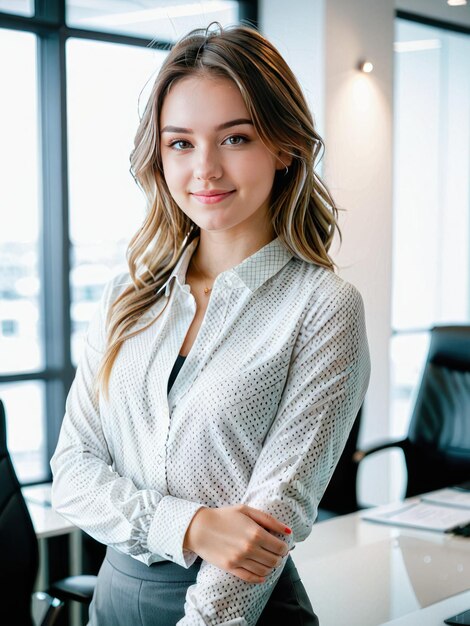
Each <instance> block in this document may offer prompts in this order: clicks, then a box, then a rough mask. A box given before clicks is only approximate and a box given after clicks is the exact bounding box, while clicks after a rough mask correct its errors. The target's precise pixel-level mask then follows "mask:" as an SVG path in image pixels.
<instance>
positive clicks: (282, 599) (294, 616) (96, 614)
mask: <svg viewBox="0 0 470 626" xmlns="http://www.w3.org/2000/svg"><path fill="white" fill-rule="evenodd" d="M200 566H201V559H200V558H198V559H197V560H196V561H195V562H194V564H193V565H192V566H191V567H189V568H188V569H185V568H184V567H181V566H180V565H176V564H175V563H172V562H171V561H162V562H160V563H153V564H152V565H151V566H150V567H149V566H147V565H145V564H144V563H141V562H140V561H136V560H135V559H133V558H132V557H130V556H127V555H125V554H122V553H121V552H117V551H116V550H114V549H113V548H110V547H108V548H107V550H106V557H105V559H104V561H103V564H102V565H101V568H100V571H99V573H98V580H97V584H96V588H95V593H94V595H93V600H92V602H91V605H90V614H89V622H88V624H87V626H129V625H130V624H132V626H175V624H176V623H177V622H178V620H180V619H181V618H182V617H183V616H184V602H185V597H186V590H187V588H188V587H189V586H190V585H193V584H194V583H195V582H196V576H197V573H198V571H199V568H200ZM273 624H289V626H318V619H317V616H316V615H315V613H314V612H313V609H312V606H311V604H310V600H309V599H308V596H307V593H306V591H305V588H304V586H303V584H302V581H301V580H300V577H299V574H298V572H297V569H296V567H295V565H294V562H293V561H292V559H291V557H290V556H289V558H288V559H287V562H286V565H285V566H284V569H283V571H282V573H281V576H280V577H279V580H278V581H277V583H276V585H275V587H274V589H273V592H272V594H271V596H270V598H269V600H268V603H267V605H266V606H265V608H264V610H263V612H262V614H261V617H260V618H259V620H258V622H257V626H273Z"/></svg>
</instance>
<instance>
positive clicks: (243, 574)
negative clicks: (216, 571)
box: [228, 567, 266, 583]
mask: <svg viewBox="0 0 470 626" xmlns="http://www.w3.org/2000/svg"><path fill="white" fill-rule="evenodd" d="M228 571H229V573H230V574H233V575H234V576H237V578H241V580H244V581H245V582H247V583H264V581H265V580H266V578H265V577H264V576H258V575H257V574H253V572H250V571H248V570H246V569H244V568H243V567H236V568H234V569H231V570H228Z"/></svg>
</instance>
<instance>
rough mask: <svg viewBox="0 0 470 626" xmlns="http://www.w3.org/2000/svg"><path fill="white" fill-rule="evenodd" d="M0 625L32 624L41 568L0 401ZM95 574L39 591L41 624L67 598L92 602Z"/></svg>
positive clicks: (46, 623)
mask: <svg viewBox="0 0 470 626" xmlns="http://www.w3.org/2000/svg"><path fill="white" fill-rule="evenodd" d="M0 555H1V556H0V563H1V566H0V624H1V625H2V626H33V624H34V622H33V618H32V616H31V604H32V595H33V587H34V583H35V581H36V577H37V573H38V567H39V550H38V541H37V538H36V533H35V531H34V527H33V524H32V521H31V517H30V515H29V511H28V507H27V506H26V503H25V501H24V498H23V495H22V493H21V486H20V483H19V482H18V478H17V476H16V474H15V470H14V467H13V464H12V462H11V459H10V454H9V452H8V449H7V438H6V419H5V410H4V407H3V403H2V401H1V400H0ZM95 580H96V577H95V576H72V577H69V578H66V579H64V580H61V581H58V582H56V583H55V584H54V585H53V586H52V587H51V589H50V590H49V592H47V593H41V594H39V595H40V596H41V599H42V600H43V602H46V603H47V611H46V612H45V615H44V616H43V618H42V622H41V626H52V624H54V623H55V621H56V619H57V616H58V614H59V612H60V611H61V609H62V608H63V606H64V601H66V600H76V601H78V602H82V603H90V602H91V598H92V596H93V591H94V586H95Z"/></svg>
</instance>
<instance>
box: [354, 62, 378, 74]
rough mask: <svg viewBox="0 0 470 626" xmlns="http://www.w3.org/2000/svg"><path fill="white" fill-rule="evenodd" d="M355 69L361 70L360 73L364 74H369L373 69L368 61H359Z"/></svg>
mask: <svg viewBox="0 0 470 626" xmlns="http://www.w3.org/2000/svg"><path fill="white" fill-rule="evenodd" d="M357 67H358V69H360V70H361V72H365V73H366V74H370V73H371V72H372V70H373V69H374V66H373V65H372V63H371V62H370V61H360V62H359V64H358V66H357Z"/></svg>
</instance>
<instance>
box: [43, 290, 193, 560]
mask: <svg viewBox="0 0 470 626" xmlns="http://www.w3.org/2000/svg"><path fill="white" fill-rule="evenodd" d="M120 284H121V283H120V281H119V280H118V279H115V280H114V281H112V282H111V283H110V284H109V285H108V286H107V288H106V289H105V293H104V295H103V298H102V301H101V304H100V307H99V309H98V311H97V313H96V315H95V316H94V318H93V320H92V322H91V324H90V327H89V330H88V335H87V339H86V341H85V345H84V349H83V352H82V357H81V359H80V362H79V365H78V368H77V372H76V377H75V380H74V382H73V384H72V387H71V389H70V392H69V395H68V397H67V402H66V413H65V416H64V420H63V423H62V427H61V431H60V435H59V440H58V444H57V448H56V450H55V453H54V455H53V457H52V459H51V468H52V473H53V484H52V505H53V507H54V509H55V510H56V511H57V512H58V513H60V514H61V515H63V516H64V517H65V518H66V519H68V520H69V521H71V522H72V523H74V524H75V525H76V526H78V527H79V528H81V529H82V530H84V531H85V532H87V533H88V534H89V535H91V536H92V537H94V538H95V539H96V540H97V541H100V542H102V543H104V544H106V545H110V546H113V547H114V548H116V549H117V550H119V551H121V552H124V553H127V554H130V555H133V556H138V555H142V554H144V553H149V552H150V553H151V554H152V555H154V556H153V557H152V558H151V560H162V558H163V559H169V560H173V561H174V562H176V563H178V564H179V565H181V566H183V567H189V566H190V565H191V564H192V563H193V562H194V560H195V559H196V555H195V554H194V553H192V552H189V551H186V550H183V548H182V545H183V539H184V534H185V532H186V528H187V526H188V525H189V523H190V521H191V519H192V517H193V515H194V513H195V512H196V511H197V510H198V509H199V508H200V507H201V504H199V503H197V502H190V501H187V500H183V499H179V498H174V497H172V496H170V495H165V494H163V493H160V492H159V491H158V490H155V489H145V488H141V489H138V488H137V487H136V485H135V484H134V482H133V481H132V480H131V479H130V478H129V477H126V476H121V475H119V474H118V473H117V472H116V471H114V470H113V469H112V466H113V456H112V454H111V452H110V449H109V436H108V437H106V436H105V433H104V429H103V423H102V420H101V416H100V402H99V401H98V400H97V398H96V395H95V390H94V382H95V380H96V374H97V371H98V367H99V364H100V361H101V358H102V355H103V349H104V343H105V332H104V320H105V316H106V311H107V308H108V307H109V304H110V302H111V301H112V299H113V298H115V297H116V292H117V290H118V288H119V285H120ZM129 446H130V447H132V442H130V441H129Z"/></svg>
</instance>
